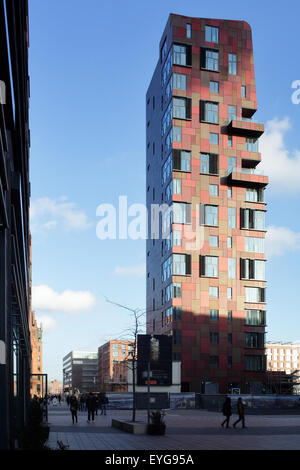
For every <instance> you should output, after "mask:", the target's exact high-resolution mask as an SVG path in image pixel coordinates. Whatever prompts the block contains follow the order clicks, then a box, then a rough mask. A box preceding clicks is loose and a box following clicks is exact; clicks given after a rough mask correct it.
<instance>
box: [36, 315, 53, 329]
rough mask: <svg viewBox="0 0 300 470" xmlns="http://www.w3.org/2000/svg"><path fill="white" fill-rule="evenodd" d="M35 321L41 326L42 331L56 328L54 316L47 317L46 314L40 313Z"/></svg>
mask: <svg viewBox="0 0 300 470" xmlns="http://www.w3.org/2000/svg"><path fill="white" fill-rule="evenodd" d="M37 322H38V324H39V325H41V326H42V328H43V332H45V331H53V330H55V329H56V326H57V325H56V321H55V320H54V318H52V317H49V316H48V315H41V316H39V317H37Z"/></svg>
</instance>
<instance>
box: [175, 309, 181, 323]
mask: <svg viewBox="0 0 300 470" xmlns="http://www.w3.org/2000/svg"><path fill="white" fill-rule="evenodd" d="M181 313H182V308H181V307H173V320H174V321H181Z"/></svg>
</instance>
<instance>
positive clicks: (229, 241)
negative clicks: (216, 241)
mask: <svg viewBox="0 0 300 470" xmlns="http://www.w3.org/2000/svg"><path fill="white" fill-rule="evenodd" d="M227 248H232V237H227Z"/></svg>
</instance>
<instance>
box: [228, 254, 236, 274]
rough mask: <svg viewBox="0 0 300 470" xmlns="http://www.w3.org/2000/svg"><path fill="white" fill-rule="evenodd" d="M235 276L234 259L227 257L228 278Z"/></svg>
mask: <svg viewBox="0 0 300 470" xmlns="http://www.w3.org/2000/svg"><path fill="white" fill-rule="evenodd" d="M235 278H236V259H235V258H228V279H235Z"/></svg>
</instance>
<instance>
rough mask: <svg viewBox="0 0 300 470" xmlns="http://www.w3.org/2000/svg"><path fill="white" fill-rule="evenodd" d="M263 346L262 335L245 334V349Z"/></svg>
mask: <svg viewBox="0 0 300 470" xmlns="http://www.w3.org/2000/svg"><path fill="white" fill-rule="evenodd" d="M263 346H264V333H252V332H251V333H246V348H261V347H263Z"/></svg>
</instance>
